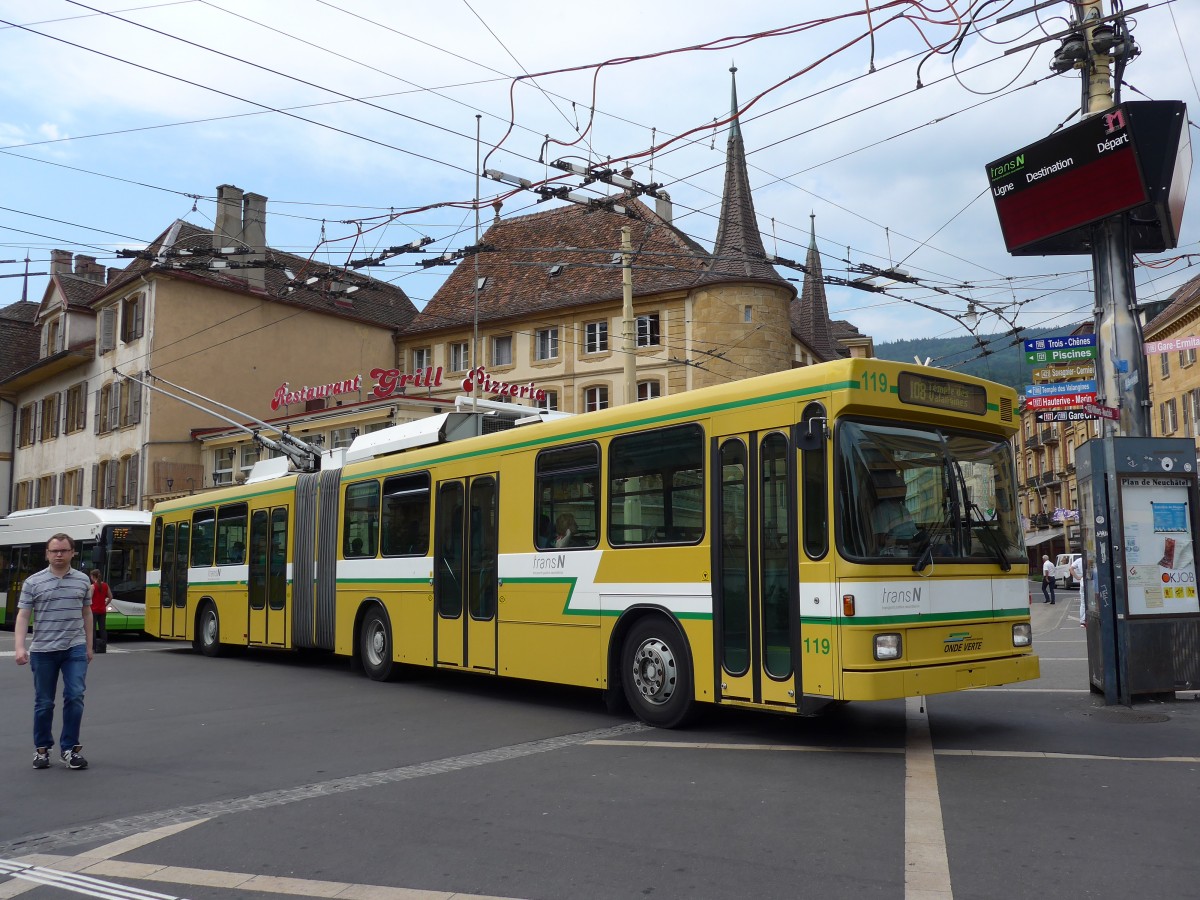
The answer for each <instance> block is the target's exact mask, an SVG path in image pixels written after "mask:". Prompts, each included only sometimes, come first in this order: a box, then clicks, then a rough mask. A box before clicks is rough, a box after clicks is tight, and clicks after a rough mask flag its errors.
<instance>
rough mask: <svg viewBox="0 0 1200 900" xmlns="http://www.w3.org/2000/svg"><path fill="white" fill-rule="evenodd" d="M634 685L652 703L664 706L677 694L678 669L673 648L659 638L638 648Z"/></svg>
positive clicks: (634, 663) (634, 667) (634, 666)
mask: <svg viewBox="0 0 1200 900" xmlns="http://www.w3.org/2000/svg"><path fill="white" fill-rule="evenodd" d="M633 683H634V684H635V685H637V689H638V691H639V692H640V693H641V695H642V696H643V697H644V698H645V699H646V700H647V701H648V702H650V703H654V704H662V703H666V702H667V701H668V700H670V699H671V696H672V695H673V694H674V693H675V685H676V667H675V656H674V654H672V653H671V648H670V647H668V646H667V645H666V644H665V643H663V642H662V641H660V640H658V639H657V638H651V639H650V640H647V641H645V642H644V643H643V644H642V645H641V646H640V647H638V651H637V653H636V654H635V655H634V657H633Z"/></svg>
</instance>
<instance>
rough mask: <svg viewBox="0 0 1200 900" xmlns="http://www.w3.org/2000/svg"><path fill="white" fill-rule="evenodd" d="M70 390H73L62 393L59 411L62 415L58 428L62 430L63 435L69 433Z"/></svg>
mask: <svg viewBox="0 0 1200 900" xmlns="http://www.w3.org/2000/svg"><path fill="white" fill-rule="evenodd" d="M72 390H73V388H68V389H67V390H65V391H63V392H62V409H60V410H59V412H60V413H62V425H61V426H60V427H61V428H62V433H63V434H69V433H70V431H71V391H72Z"/></svg>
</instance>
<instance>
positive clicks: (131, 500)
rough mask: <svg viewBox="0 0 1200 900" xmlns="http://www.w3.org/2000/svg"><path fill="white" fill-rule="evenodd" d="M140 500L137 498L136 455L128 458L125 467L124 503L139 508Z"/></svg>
mask: <svg viewBox="0 0 1200 900" xmlns="http://www.w3.org/2000/svg"><path fill="white" fill-rule="evenodd" d="M140 501H141V498H140V497H139V496H138V455H137V454H136V453H135V454H133V456H131V457H129V461H128V462H127V463H126V465H125V503H126V505H128V506H134V507H139V506H140V505H141V503H140Z"/></svg>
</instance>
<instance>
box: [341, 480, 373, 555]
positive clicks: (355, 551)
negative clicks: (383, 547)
mask: <svg viewBox="0 0 1200 900" xmlns="http://www.w3.org/2000/svg"><path fill="white" fill-rule="evenodd" d="M345 511H346V512H345V520H344V523H343V529H342V540H343V541H344V544H343V546H342V556H344V557H345V558H346V559H353V558H356V557H357V558H362V557H373V556H374V555H375V550H376V548H377V546H378V544H379V482H378V481H363V482H360V483H358V484H352V485H350V486H348V487H347V488H346V503H345Z"/></svg>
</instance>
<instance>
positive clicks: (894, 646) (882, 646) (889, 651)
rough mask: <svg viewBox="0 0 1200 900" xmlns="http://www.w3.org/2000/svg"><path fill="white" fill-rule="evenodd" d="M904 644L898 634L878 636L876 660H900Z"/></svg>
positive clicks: (876, 638) (876, 639) (876, 640)
mask: <svg viewBox="0 0 1200 900" xmlns="http://www.w3.org/2000/svg"><path fill="white" fill-rule="evenodd" d="M903 647H904V644H903V642H902V641H901V640H900V635H898V634H877V635H875V658H876V659H899V658H900V652H901V650H902V649H903Z"/></svg>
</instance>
